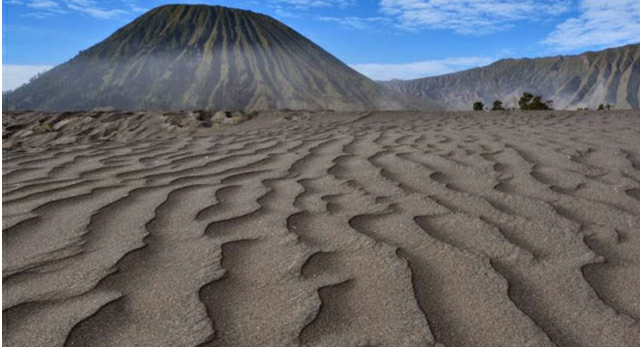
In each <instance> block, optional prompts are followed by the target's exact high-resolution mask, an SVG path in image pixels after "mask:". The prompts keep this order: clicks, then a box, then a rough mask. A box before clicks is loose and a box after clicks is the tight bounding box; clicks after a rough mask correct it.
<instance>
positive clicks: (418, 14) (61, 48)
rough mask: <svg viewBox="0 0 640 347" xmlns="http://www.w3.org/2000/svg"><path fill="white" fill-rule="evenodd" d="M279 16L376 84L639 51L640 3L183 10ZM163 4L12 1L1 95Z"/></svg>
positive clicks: (351, 2) (390, 2)
mask: <svg viewBox="0 0 640 347" xmlns="http://www.w3.org/2000/svg"><path fill="white" fill-rule="evenodd" d="M177 2H179V3H200V4H210V5H222V6H228V7H235V8H241V9H248V10H252V11H254V12H260V13H264V14H267V15H270V16H272V17H274V18H276V19H278V20H280V21H282V22H284V23H285V24H287V25H288V26H290V27H292V28H293V29H295V30H296V31H298V32H299V33H301V34H303V35H304V36H306V37H308V38H309V39H311V40H312V41H314V42H315V43H316V44H318V45H320V46H321V47H323V48H324V49H325V50H327V51H328V52H329V53H331V54H333V55H334V56H336V57H337V58H339V59H340V60H342V61H344V62H345V63H347V64H348V65H350V66H351V67H353V68H355V69H356V70H358V71H360V72H361V73H363V74H364V75H366V76H368V77H370V78H372V79H374V80H390V79H393V78H398V79H413V78H420V77H428V76H435V75H441V74H446V73H451V72H456V71H460V70H466V69H469V68H473V67H477V66H484V65H488V64H490V63H492V62H494V61H496V60H499V59H503V58H522V57H529V58H535V57H541V56H552V55H560V54H562V55H567V54H580V53H583V52H585V51H595V50H600V49H604V48H609V47H616V46H622V45H625V44H629V43H638V42H640V1H639V0H606V1H603V0H556V1H551V0H262V1H257V0H218V1H206V0H202V1H185V0H182V1H177ZM169 3H175V2H174V1H163V0H101V1H96V0H3V1H2V90H3V91H6V90H10V89H14V88H16V87H18V86H20V85H21V84H22V83H24V82H26V81H28V80H29V78H31V77H32V76H33V75H35V74H37V73H38V72H42V71H46V70H47V69H49V68H51V67H53V66H55V65H58V64H61V63H63V62H65V61H67V60H69V59H71V58H72V57H74V56H75V55H77V54H78V52H79V51H81V50H84V49H87V48H88V47H90V46H92V45H94V44H96V43H98V42H100V41H102V40H104V39H105V38H107V37H108V36H109V35H111V34H112V33H113V32H115V31H116V30H117V29H118V28H120V27H122V26H124V25H126V24H127V23H129V22H131V21H132V20H134V19H135V18H137V17H138V16H140V15H142V14H143V13H144V12H146V11H148V10H150V9H152V8H154V7H157V6H160V5H163V4H169Z"/></svg>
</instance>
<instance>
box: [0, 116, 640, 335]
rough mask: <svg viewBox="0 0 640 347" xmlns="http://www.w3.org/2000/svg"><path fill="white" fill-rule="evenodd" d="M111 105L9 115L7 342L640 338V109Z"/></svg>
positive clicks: (4, 267) (5, 155)
mask: <svg viewBox="0 0 640 347" xmlns="http://www.w3.org/2000/svg"><path fill="white" fill-rule="evenodd" d="M7 117H8V118H6V119H7V122H9V123H10V120H11V122H13V121H14V120H15V119H18V120H19V118H20V117H16V118H15V119H14V118H12V117H9V116H7ZM46 117H49V118H51V117H52V116H51V115H46ZM104 117H107V116H104ZM118 117H119V118H118ZM118 117H116V118H117V121H118V122H119V123H117V124H118V126H117V127H115V130H113V128H114V127H113V124H116V123H113V122H111V121H110V122H101V119H102V118H101V116H96V117H93V118H92V117H89V118H86V119H85V118H78V119H80V120H81V121H82V122H84V123H82V124H84V130H81V129H83V128H82V126H80V125H78V124H80V123H78V124H76V126H74V127H68V128H65V126H56V127H55V128H53V129H49V127H48V126H47V129H45V130H46V131H40V132H32V133H29V134H26V133H25V132H24V131H23V130H24V129H25V127H27V126H29V127H32V126H33V125H25V124H26V123H24V122H23V124H22V125H19V126H14V127H13V128H9V127H11V124H9V123H7V124H5V128H7V129H9V130H11V129H13V130H11V131H13V133H7V136H5V137H6V140H7V141H10V142H9V145H7V146H5V147H10V148H11V149H9V150H8V151H4V153H3V170H2V176H3V187H2V201H3V202H2V205H3V219H2V223H3V240H2V250H3V258H2V277H3V283H2V294H3V301H2V305H3V312H2V318H3V321H2V322H3V326H2V332H3V337H4V340H3V345H4V346H63V345H64V346H297V345H303V346H332V347H333V346H436V345H437V346H491V347H495V346H594V347H595V346H599V347H601V346H616V347H618V346H638V345H640V324H639V323H638V322H639V321H640V290H638V288H640V114H639V113H638V112H558V111H553V112H531V113H519V112H512V113H431V114H420V113H373V114H372V113H359V114H334V113H331V112H325V113H321V114H312V113H308V112H307V113H291V114H289V115H285V116H283V115H277V114H270V115H265V116H264V117H258V118H257V119H254V120H252V121H249V122H246V123H244V124H241V125H236V126H225V127H224V128H222V129H215V128H202V127H201V126H200V125H201V124H199V123H198V122H195V123H193V124H192V125H193V127H189V126H184V125H180V124H177V123H175V122H173V123H172V124H168V123H166V122H164V121H162V120H158V119H161V118H162V117H161V116H149V117H148V118H145V117H140V114H125V115H120V116H118ZM153 117H155V118H153ZM4 118H5V117H3V120H4ZM54 118H55V117H54ZM12 119H13V120H12ZM22 119H23V120H24V117H23V118H22ZM78 119H76V121H78ZM155 120H158V121H155ZM76 121H68V124H72V123H73V122H76ZM27 123H28V122H27ZM29 124H31V123H29ZM36 124H37V123H36ZM40 124H44V123H40ZM209 126H210V124H209ZM16 129H18V130H16ZM20 129H22V130H20ZM109 129H111V130H109ZM131 129H134V130H131ZM106 130H109V131H106ZM16 131H17V132H20V131H22V133H21V134H22V135H20V136H22V139H21V140H19V143H18V142H16V141H18V140H16V139H15V138H14V137H15V136H17V135H15V134H17V132H16ZM105 133H107V134H106V135H105ZM127 134H129V135H127ZM14 135H15V136H14ZM170 136H174V138H170ZM102 139H111V140H112V141H98V140H102ZM12 144H18V145H16V146H13V145H12Z"/></svg>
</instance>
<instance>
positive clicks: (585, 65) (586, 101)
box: [382, 44, 640, 110]
mask: <svg viewBox="0 0 640 347" xmlns="http://www.w3.org/2000/svg"><path fill="white" fill-rule="evenodd" d="M382 83H383V84H385V85H387V86H389V87H391V88H392V89H394V90H397V91H401V92H405V93H408V94H410V95H413V96H415V97H420V98H425V99H429V100H435V101H438V102H440V103H441V104H442V105H444V106H445V107H446V108H447V109H452V110H469V109H471V107H472V104H473V102H474V101H477V100H482V101H484V102H485V104H487V103H491V102H492V101H493V100H495V99H500V100H502V101H504V102H505V103H506V104H514V101H515V100H517V97H518V95H521V94H522V92H524V91H530V92H533V93H535V94H542V95H543V97H544V98H545V100H547V99H551V100H553V101H554V107H555V108H558V109H575V108H579V107H590V108H595V107H597V106H598V105H599V104H601V103H602V104H611V105H614V106H615V108H618V109H640V104H639V100H640V88H639V86H640V44H634V45H628V46H624V47H619V48H612V49H607V50H603V51H599V52H588V53H584V54H581V55H576V56H564V57H563V56H557V57H549V58H539V59H506V60H500V61H498V62H495V63H493V64H491V65H489V66H486V67H481V68H475V69H471V70H467V71H462V72H458V73H453V74H448V75H443V76H437V77H428V78H421V79H415V80H410V81H399V80H394V81H389V82H382Z"/></svg>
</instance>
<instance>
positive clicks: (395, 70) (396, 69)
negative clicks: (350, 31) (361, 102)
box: [350, 57, 495, 81]
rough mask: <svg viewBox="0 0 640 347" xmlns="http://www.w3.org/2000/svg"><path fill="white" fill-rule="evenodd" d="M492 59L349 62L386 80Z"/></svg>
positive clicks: (458, 68) (442, 71)
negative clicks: (393, 62) (389, 62)
mask: <svg viewBox="0 0 640 347" xmlns="http://www.w3.org/2000/svg"><path fill="white" fill-rule="evenodd" d="M494 61H495V59H493V58H487V57H460V58H447V59H440V60H427V61H420V62H413V63H407V64H351V65H350V66H351V67H352V68H353V69H355V70H356V71H358V72H360V73H361V74H363V75H365V76H367V77H369V78H371V79H373V80H376V81H388V80H391V79H394V78H396V79H402V80H408V79H415V78H422V77H429V76H438V75H443V74H447V73H452V72H457V71H462V70H466V69H470V68H474V67H478V66H484V65H488V64H490V63H492V62H494Z"/></svg>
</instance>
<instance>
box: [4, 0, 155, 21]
mask: <svg viewBox="0 0 640 347" xmlns="http://www.w3.org/2000/svg"><path fill="white" fill-rule="evenodd" d="M121 3H122V6H125V7H127V8H128V10H126V9H124V8H105V7H104V6H101V5H100V4H99V3H98V1H95V0H10V1H8V2H6V4H9V5H23V6H26V7H28V8H29V9H31V10H33V11H34V12H28V13H26V14H24V15H23V16H24V17H33V18H39V19H42V18H46V17H50V16H53V15H59V14H67V13H70V12H75V13H82V14H85V15H88V16H91V17H94V18H99V19H113V18H117V17H119V16H121V15H123V14H127V13H129V12H138V13H139V12H140V11H143V10H144V8H142V7H139V6H137V5H136V2H135V1H134V0H121ZM122 6H121V7H122Z"/></svg>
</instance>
